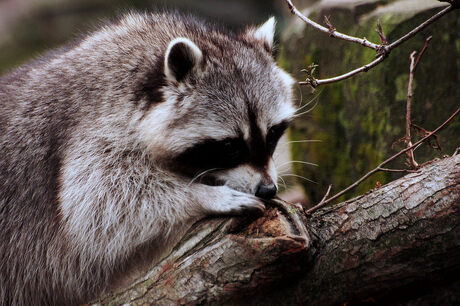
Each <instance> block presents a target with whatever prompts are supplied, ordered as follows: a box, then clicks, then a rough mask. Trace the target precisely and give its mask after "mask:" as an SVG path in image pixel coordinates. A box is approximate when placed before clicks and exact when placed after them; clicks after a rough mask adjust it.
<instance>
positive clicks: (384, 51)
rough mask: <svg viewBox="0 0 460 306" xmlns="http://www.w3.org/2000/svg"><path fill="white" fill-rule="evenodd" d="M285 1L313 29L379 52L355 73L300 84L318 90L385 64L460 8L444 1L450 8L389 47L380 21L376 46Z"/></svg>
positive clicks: (454, 0) (313, 79) (453, 1)
mask: <svg viewBox="0 0 460 306" xmlns="http://www.w3.org/2000/svg"><path fill="white" fill-rule="evenodd" d="M285 1H286V3H287V4H288V7H289V9H290V10H291V13H292V14H294V15H296V16H297V17H299V18H300V19H301V20H303V21H304V22H305V23H307V24H308V25H310V26H312V27H314V28H316V29H318V30H320V31H322V32H324V33H328V34H329V36H331V37H335V38H338V39H342V40H345V41H349V42H353V43H357V44H360V45H362V46H365V47H368V48H371V49H373V50H375V51H376V52H377V59H376V60H374V61H373V62H371V63H369V64H366V65H364V66H362V67H359V68H357V69H355V70H353V71H350V72H348V73H345V74H342V75H339V76H336V77H333V78H328V79H321V80H318V79H315V78H313V77H312V78H309V79H308V80H307V81H304V82H299V84H300V85H310V86H312V87H313V88H316V87H317V86H319V85H324V84H330V83H335V82H338V81H342V80H345V79H348V78H350V77H352V76H354V75H356V74H359V73H361V72H367V71H368V70H369V69H372V68H373V67H375V66H377V65H378V64H380V63H381V62H383V61H384V60H385V58H386V57H387V56H388V55H389V54H390V51H391V50H393V49H394V48H396V47H398V46H399V45H401V44H402V43H403V42H405V41H406V40H408V39H409V38H411V37H412V36H414V35H415V34H417V33H418V32H420V31H422V30H423V29H425V28H426V27H427V26H429V25H430V24H432V23H433V22H435V21H436V20H438V19H439V18H441V17H443V16H444V15H446V14H447V13H449V12H450V11H452V10H454V9H456V8H458V6H459V5H458V2H460V1H459V0H450V1H447V0H446V1H442V2H449V3H450V4H451V5H449V6H448V7H446V8H444V9H443V10H441V11H439V12H438V13H436V14H435V15H433V16H432V17H431V18H429V19H427V20H426V21H425V22H423V23H421V24H420V25H419V26H417V27H416V28H415V29H413V30H412V31H410V32H408V33H407V34H406V35H404V36H402V37H401V38H399V39H398V40H396V41H394V42H393V43H391V44H389V45H387V43H388V41H387V39H386V36H385V34H384V33H383V28H382V26H381V24H380V21H379V22H378V24H377V33H378V34H379V37H380V39H381V41H382V44H375V43H371V42H369V41H368V40H367V39H366V38H357V37H354V36H350V35H346V34H343V33H340V32H337V31H336V29H335V28H334V27H333V26H332V24H331V22H330V21H329V18H326V17H325V23H326V24H327V25H328V28H326V27H324V26H322V25H320V24H318V23H316V22H314V21H313V20H311V19H310V18H308V17H306V16H305V15H303V14H302V13H301V12H300V11H299V10H298V9H297V8H296V7H295V6H294V5H293V4H292V1H291V0H285Z"/></svg>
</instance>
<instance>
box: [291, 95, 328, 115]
mask: <svg viewBox="0 0 460 306" xmlns="http://www.w3.org/2000/svg"><path fill="white" fill-rule="evenodd" d="M322 92H323V90H321V91H320V92H319V93H318V94H317V95H316V96H314V97H313V98H312V99H311V100H310V101H308V102H307V103H305V104H304V105H302V106H301V107H299V108H298V109H297V110H296V113H297V112H298V111H301V110H302V109H304V108H305V107H307V106H309V105H310V104H311V103H313V101H315V100H317V99H318V97H319V96H320V95H321V93H322ZM316 104H318V101H316ZM307 112H308V111H307Z"/></svg>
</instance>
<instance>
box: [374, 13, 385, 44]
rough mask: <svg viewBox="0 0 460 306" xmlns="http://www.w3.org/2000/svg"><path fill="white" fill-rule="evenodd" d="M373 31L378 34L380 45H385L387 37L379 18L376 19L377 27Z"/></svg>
mask: <svg viewBox="0 0 460 306" xmlns="http://www.w3.org/2000/svg"><path fill="white" fill-rule="evenodd" d="M375 31H376V32H377V34H378V35H379V37H380V41H381V42H382V45H387V44H388V40H387V38H386V36H385V33H383V27H382V23H381V22H380V19H378V20H377V29H376V30H375Z"/></svg>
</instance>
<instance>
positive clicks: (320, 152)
mask: <svg viewBox="0 0 460 306" xmlns="http://www.w3.org/2000/svg"><path fill="white" fill-rule="evenodd" d="M294 3H295V4H296V5H297V7H298V8H299V9H300V10H301V11H302V12H303V13H304V14H306V15H308V16H310V17H311V18H312V19H314V20H316V21H317V22H319V23H323V16H324V15H327V16H330V19H331V21H332V23H333V24H334V26H335V27H336V28H337V29H338V30H339V31H341V32H344V33H348V34H351V35H356V36H359V37H367V38H368V39H369V40H370V41H373V42H377V43H378V42H379V38H378V36H377V34H376V33H375V28H376V23H377V20H379V19H380V20H381V21H382V24H383V28H384V31H385V33H386V35H387V37H388V39H389V41H390V42H391V41H394V40H396V39H397V38H399V37H400V36H402V35H404V34H405V33H407V32H408V31H410V30H411V29H413V28H414V27H415V26H417V25H418V24H420V23H421V22H422V21H424V20H426V19H427V18H428V17H430V16H432V15H433V14H434V13H435V12H437V11H439V10H441V9H442V7H443V6H445V4H443V3H440V2H438V1H436V0H321V1H319V0H318V1H315V0H295V1H294ZM164 8H166V9H177V10H180V11H185V12H190V13H192V14H194V15H197V16H201V17H203V18H206V19H208V20H213V21H216V22H218V23H223V24H225V25H227V26H228V27H231V28H233V29H235V30H239V29H242V28H244V27H246V26H248V25H254V24H261V23H263V22H264V21H265V20H266V19H267V18H268V17H269V16H277V17H278V32H277V40H278V61H279V63H280V65H281V66H282V67H283V68H285V69H286V70H287V71H289V72H290V73H292V74H293V75H294V76H295V78H296V79H297V80H299V81H300V80H302V79H303V78H304V77H305V75H304V74H303V73H302V72H301V70H302V69H303V68H305V67H307V66H308V65H310V64H312V63H315V64H319V67H318V68H317V74H316V76H317V77H318V78H328V77H332V76H336V75H339V74H342V73H345V72H347V71H350V70H351V69H354V68H357V67H359V66H361V65H363V64H366V63H369V62H371V61H372V60H373V59H374V58H375V52H373V51H372V50H370V49H367V48H363V47H361V46H359V45H355V44H350V43H348V42H343V41H339V40H335V39H331V38H329V37H328V35H326V34H324V33H321V32H318V31H317V30H315V29H312V28H310V27H308V26H306V25H305V24H304V23H303V22H301V21H300V20H298V19H297V18H295V17H294V16H292V15H291V14H290V13H289V11H288V10H287V8H286V3H285V1H284V0H171V1H166V0H162V1H156V0H148V1H146V0H130V1H122V0H111V1H109V0H80V1H77V0H0V74H2V73H4V72H6V71H7V70H8V69H11V68H13V67H16V66H18V65H20V64H21V63H24V62H25V61H27V60H28V59H30V58H32V57H36V56H38V55H40V54H42V53H43V52H44V51H45V50H48V49H52V48H54V47H56V46H59V45H62V44H65V43H66V42H67V41H70V40H72V39H74V38H75V37H78V36H79V35H80V34H81V33H84V32H86V31H87V30H89V29H93V28H95V27H97V25H98V24H101V23H102V22H103V21H106V20H110V19H111V18H114V17H116V16H117V15H120V14H122V13H123V12H126V11H129V10H132V9H136V10H155V9H164ZM459 29H460V14H459V12H458V11H455V12H453V13H450V14H449V15H447V16H445V17H444V18H442V19H441V20H440V21H439V22H437V23H435V24H433V25H432V26H430V27H429V28H427V29H426V30H424V31H422V32H421V33H419V34H418V35H417V36H415V37H414V38H412V39H411V40H410V41H408V42H406V43H405V44H403V45H401V46H400V47H399V48H397V49H395V50H393V51H392V53H391V55H390V57H389V58H388V59H387V60H386V61H385V62H383V63H382V64H380V65H379V66H377V67H376V68H375V69H373V70H371V71H369V72H367V73H365V74H362V75H359V76H357V77H355V78H353V79H349V80H346V81H342V82H340V83H336V84H332V85H327V86H324V87H320V88H319V89H317V90H316V91H312V90H311V89H310V88H309V87H302V88H300V87H298V88H296V93H297V98H296V103H297V104H298V105H299V106H301V105H305V103H307V102H308V101H312V104H311V106H315V107H314V109H313V110H311V111H310V112H308V113H306V114H304V115H302V116H301V117H300V118H298V119H296V120H295V122H294V124H293V126H292V128H291V129H290V132H289V136H290V138H291V140H306V139H307V140H308V139H316V140H320V141H321V142H313V143H309V142H305V143H294V144H293V146H292V154H293V159H294V160H298V161H307V162H312V163H317V164H318V165H319V166H318V167H312V166H308V165H305V164H301V163H294V164H293V166H294V171H295V174H296V175H300V176H303V177H305V178H306V179H298V182H299V183H301V184H302V185H303V187H304V190H305V192H306V197H307V202H310V203H316V202H318V201H319V200H320V199H321V197H322V196H323V194H324V192H325V189H326V188H327V186H328V185H329V184H333V185H334V189H333V193H335V192H337V191H339V190H340V189H342V188H344V187H345V186H347V185H349V184H350V183H352V182H353V181H355V180H356V179H357V178H359V177H360V176H361V175H363V174H364V173H366V172H367V171H369V170H370V169H372V168H374V167H375V166H376V165H377V164H379V163H380V162H381V161H383V160H384V159H386V158H387V157H388V156H390V155H392V154H394V153H395V152H396V149H392V147H391V146H392V144H393V142H395V141H396V140H398V139H400V138H401V137H403V136H404V118H405V106H406V95H407V81H408V77H409V63H410V61H409V54H410V53H411V52H412V51H413V50H421V49H422V47H423V44H424V42H425V39H426V38H427V37H428V36H430V35H432V36H433V39H432V41H431V44H430V46H429V48H428V50H427V51H426V53H425V55H424V56H423V59H422V61H421V64H420V66H419V68H418V69H417V71H416V74H415V84H414V85H415V95H414V102H413V113H412V118H413V122H414V123H416V124H417V125H420V126H423V127H424V128H426V129H427V130H433V129H435V128H436V127H437V126H438V125H439V124H441V123H442V122H443V121H444V120H445V119H446V118H448V117H449V116H450V114H451V113H453V112H454V111H455V110H456V109H457V108H458V107H459V106H460V31H459ZM308 108H309V107H306V108H305V109H304V110H306V109H308ZM412 133H413V134H414V135H415V134H416V132H415V131H412ZM414 139H417V137H416V136H415V137H414ZM459 139H460V120H459V119H458V118H457V119H456V120H454V121H453V122H452V123H451V124H450V125H449V127H448V128H446V129H445V130H444V131H443V132H442V133H440V135H439V141H440V143H441V146H442V151H435V150H432V149H430V148H428V147H427V146H423V147H420V148H419V149H417V151H416V154H415V155H416V158H417V161H418V162H419V163H423V162H426V161H428V160H430V159H432V158H434V157H442V156H443V155H444V154H452V152H453V151H454V150H455V148H456V147H458V146H460V141H459ZM401 148H402V147H401V146H399V147H397V149H401ZM389 167H393V168H398V169H401V168H405V167H406V165H405V163H404V158H401V159H399V160H398V161H396V162H394V163H392V164H391V165H390V166H389ZM400 175H401V174H390V173H379V174H377V175H374V176H373V177H372V178H371V179H369V180H367V181H366V182H365V183H364V184H362V185H360V187H359V188H358V190H357V191H356V192H355V194H361V193H364V192H366V191H368V190H369V189H372V188H374V187H375V186H376V185H378V184H379V183H380V184H384V183H386V182H388V181H389V180H392V179H395V178H397V177H398V176H400ZM289 178H291V179H292V177H289V176H287V177H285V179H289ZM311 181H313V183H312V182H311ZM287 183H288V185H292V184H294V182H293V181H292V180H288V181H287ZM348 197H349V195H348Z"/></svg>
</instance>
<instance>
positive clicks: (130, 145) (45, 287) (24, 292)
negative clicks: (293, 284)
mask: <svg viewBox="0 0 460 306" xmlns="http://www.w3.org/2000/svg"><path fill="white" fill-rule="evenodd" d="M274 29H275V20H274V18H270V19H269V20H268V21H267V22H266V23H264V24H263V25H261V26H258V27H250V28H248V29H247V30H245V31H242V32H240V33H232V32H230V31H227V30H224V29H222V28H220V27H218V26H216V25H212V24H209V23H206V22H204V21H201V20H199V19H197V18H194V17H190V16H185V15H181V14H179V13H168V12H162V13H129V14H127V15H125V16H124V17H122V18H120V19H119V20H118V21H116V22H114V23H112V24H108V25H105V26H103V27H102V28H100V29H98V30H96V31H94V32H93V33H91V34H88V35H87V36H85V37H83V38H82V39H80V40H79V41H77V42H74V43H72V44H70V45H69V46H67V47H64V48H62V49H59V50H56V51H54V52H51V53H49V54H47V55H45V56H43V57H41V58H39V59H37V60H35V61H33V62H31V63H29V64H26V65H24V66H22V67H20V68H18V69H16V70H14V71H12V72H10V73H8V74H6V75H5V76H3V77H2V78H1V79H0V155H1V159H0V303H1V304H2V305H34V304H40V305H46V304H49V305H63V304H65V305H74V304H81V303H86V302H88V301H91V300H92V299H94V298H96V297H98V296H100V295H101V294H102V293H104V292H107V291H109V290H112V289H113V288H116V287H117V286H118V282H119V280H120V279H122V278H123V277H124V276H125V275H130V273H132V272H133V271H136V269H138V267H139V265H140V263H143V264H152V263H153V262H155V260H158V259H159V258H160V256H162V254H163V255H164V254H165V252H167V251H168V250H169V249H170V248H171V247H172V246H173V245H174V243H176V242H177V240H178V239H179V238H180V237H181V235H183V234H184V233H185V231H186V230H187V229H189V228H190V226H191V225H192V224H193V223H194V222H196V221H197V220H199V219H201V218H203V217H206V216H212V215H214V216H223V215H240V214H245V213H247V212H250V211H263V210H264V202H263V201H264V200H265V199H270V198H272V197H273V196H275V194H276V192H277V184H276V181H277V172H276V169H275V166H274V162H273V153H274V150H275V148H276V146H277V142H278V140H279V139H280V137H281V135H282V134H283V133H284V131H285V129H286V128H287V126H288V124H289V122H290V121H291V120H292V118H293V114H294V111H295V109H294V106H293V104H292V101H291V96H292V92H291V91H292V88H291V87H292V85H293V83H294V82H293V79H292V78H291V77H290V76H289V75H288V74H287V73H286V72H284V71H283V70H282V69H281V68H280V67H278V66H277V65H276V63H275V61H274V58H273V40H274Z"/></svg>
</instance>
